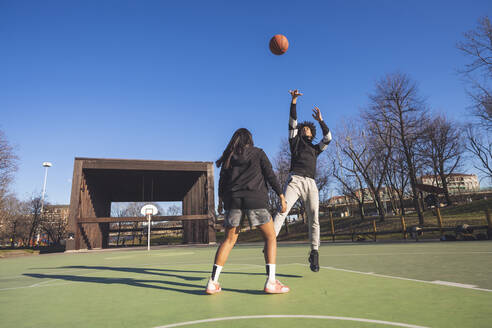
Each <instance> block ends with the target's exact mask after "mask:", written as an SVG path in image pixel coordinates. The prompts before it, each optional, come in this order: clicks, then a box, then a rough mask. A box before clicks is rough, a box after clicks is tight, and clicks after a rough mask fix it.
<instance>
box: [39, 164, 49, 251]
mask: <svg viewBox="0 0 492 328" xmlns="http://www.w3.org/2000/svg"><path fill="white" fill-rule="evenodd" d="M52 165H53V164H51V162H43V167H44V168H45V170H44V183H43V193H42V194H41V213H40V216H41V218H43V208H44V194H45V192H46V179H47V178H48V167H51V166H52ZM39 237H40V236H39V233H38V238H37V242H38V243H39Z"/></svg>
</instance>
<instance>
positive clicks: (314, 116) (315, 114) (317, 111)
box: [313, 106, 323, 122]
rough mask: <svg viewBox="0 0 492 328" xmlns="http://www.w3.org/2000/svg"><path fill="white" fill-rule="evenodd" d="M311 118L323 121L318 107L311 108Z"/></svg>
mask: <svg viewBox="0 0 492 328" xmlns="http://www.w3.org/2000/svg"><path fill="white" fill-rule="evenodd" d="M313 113H314V114H313V118H314V119H315V120H316V121H318V122H321V121H323V117H322V116H321V111H320V110H319V108H318V107H316V106H314V109H313Z"/></svg>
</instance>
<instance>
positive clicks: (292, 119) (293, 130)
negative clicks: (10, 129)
mask: <svg viewBox="0 0 492 328" xmlns="http://www.w3.org/2000/svg"><path fill="white" fill-rule="evenodd" d="M289 93H290V95H291V96H292V101H291V103H290V115H289V139H293V138H295V137H296V136H297V131H298V129H297V111H296V104H297V97H299V96H302V93H300V92H299V90H297V89H296V90H289Z"/></svg>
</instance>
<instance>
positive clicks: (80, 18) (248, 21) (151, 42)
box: [0, 0, 492, 204]
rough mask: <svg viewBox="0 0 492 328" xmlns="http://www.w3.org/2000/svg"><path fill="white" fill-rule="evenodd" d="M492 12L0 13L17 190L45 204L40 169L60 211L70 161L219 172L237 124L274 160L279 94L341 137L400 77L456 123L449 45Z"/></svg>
mask: <svg viewBox="0 0 492 328" xmlns="http://www.w3.org/2000/svg"><path fill="white" fill-rule="evenodd" d="M491 14H492V1H490V0H488V1H376V0H374V1H369V0H367V1H304V2H303V1H295V2H294V1H136V0H135V1H107V0H105V1H90V0H89V1H87V0H85V1H15V0H11V1H6V0H0V41H1V43H0V113H1V116H0V117H1V118H0V129H2V130H4V132H5V133H6V136H7V138H8V140H9V141H10V142H11V143H12V144H13V145H15V146H16V152H17V154H18V156H19V157H20V167H19V171H18V172H17V174H16V180H15V184H14V188H13V189H14V191H15V192H16V193H17V195H18V197H20V198H25V197H27V196H28V195H30V194H31V193H32V192H36V191H37V192H40V191H41V189H42V183H43V177H44V169H43V167H42V166H41V163H42V162H43V161H51V162H52V163H53V167H52V168H50V171H49V174H48V186H47V196H48V200H49V201H51V202H53V203H60V204H68V203H69V201H70V187H71V178H72V173H73V159H74V157H102V158H129V159H155V160H190V161H214V160H215V159H217V157H218V156H219V155H220V153H221V152H222V150H223V148H224V147H225V145H226V143H227V142H228V140H229V138H230V137H231V135H232V132H233V131H234V130H235V129H237V128H239V127H246V128H248V129H250V130H251V131H252V132H253V137H254V140H255V143H256V144H257V145H258V146H260V147H262V148H264V149H265V151H266V152H267V154H268V155H269V156H270V157H273V156H274V155H275V154H276V152H277V149H278V146H279V144H280V140H281V139H282V138H283V137H285V136H286V133H287V131H286V128H287V121H288V105H289V99H290V98H289V95H288V93H287V91H288V90H289V89H293V88H299V89H301V90H302V91H303V92H304V93H305V95H304V97H303V98H302V99H301V100H300V102H299V106H298V107H299V116H300V119H308V118H309V117H310V116H309V112H310V108H311V107H312V106H313V105H317V106H319V107H320V108H321V110H322V113H323V116H324V118H325V121H326V122H327V124H328V126H329V127H331V128H336V126H337V124H339V123H340V122H341V121H342V120H344V119H347V118H349V117H350V116H354V115H356V113H357V111H358V110H359V109H360V108H361V107H363V106H364V105H366V104H367V95H368V93H370V92H371V91H372V90H373V86H374V82H375V81H376V80H377V79H379V78H380V77H382V76H383V75H385V74H386V73H391V72H395V71H400V72H404V73H407V74H409V75H410V76H411V77H412V78H413V79H414V80H415V81H417V82H418V83H419V86H420V92H421V95H423V96H425V97H426V98H427V100H428V105H429V106H430V107H431V108H433V109H435V110H441V111H445V112H447V113H448V114H449V115H450V117H451V118H453V119H459V120H463V119H466V117H467V116H468V115H467V113H466V107H467V106H468V105H469V99H468V98H467V96H466V93H465V91H464V85H463V83H462V81H461V80H460V78H459V76H457V74H456V69H458V68H460V67H462V66H463V64H464V63H465V61H466V60H465V58H464V57H463V56H462V55H461V54H460V53H459V52H458V50H456V48H455V44H456V42H457V41H459V40H461V39H462V34H463V32H465V31H468V30H470V29H473V28H475V26H476V22H477V19H478V18H479V17H480V16H484V15H489V16H490V15H491ZM277 33H281V34H284V35H286V36H287V37H288V39H289V41H290V48H289V51H288V52H287V53H286V54H285V55H283V56H274V55H272V54H271V53H270V52H269V49H268V41H269V39H270V38H271V37H272V36H273V35H274V34H277ZM334 137H335V138H336V136H334ZM329 149H330V148H328V151H329ZM217 175H218V172H217V171H216V176H217Z"/></svg>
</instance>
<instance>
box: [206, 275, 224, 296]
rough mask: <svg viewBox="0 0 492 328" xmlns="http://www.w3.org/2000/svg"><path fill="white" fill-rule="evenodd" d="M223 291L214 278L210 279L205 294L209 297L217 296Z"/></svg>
mask: <svg viewBox="0 0 492 328" xmlns="http://www.w3.org/2000/svg"><path fill="white" fill-rule="evenodd" d="M221 290H222V288H220V284H219V283H218V282H214V281H213V280H212V278H210V279H208V283H207V289H206V290H205V292H206V293H207V294H209V295H213V294H217V293H219V292H220V291H221Z"/></svg>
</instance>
